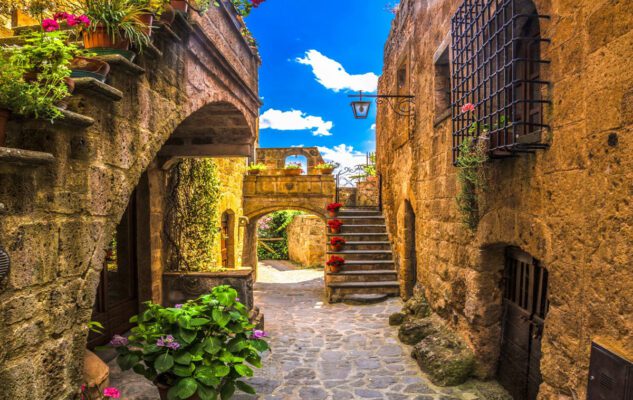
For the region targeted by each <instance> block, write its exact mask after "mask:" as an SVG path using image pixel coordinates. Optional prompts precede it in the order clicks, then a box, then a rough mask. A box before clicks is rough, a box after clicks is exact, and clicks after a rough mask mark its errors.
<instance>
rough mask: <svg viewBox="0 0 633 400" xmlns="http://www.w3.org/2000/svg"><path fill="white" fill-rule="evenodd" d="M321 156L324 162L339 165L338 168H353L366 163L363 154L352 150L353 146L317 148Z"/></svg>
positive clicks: (341, 145)
mask: <svg viewBox="0 0 633 400" xmlns="http://www.w3.org/2000/svg"><path fill="white" fill-rule="evenodd" d="M318 149H319V151H320V152H321V156H322V157H323V159H324V160H326V161H332V162H335V163H338V164H340V168H346V167H355V166H357V165H359V164H365V163H366V161H367V160H366V157H365V153H363V152H361V151H357V150H354V147H353V146H347V145H345V144H339V145H338V146H334V147H331V148H330V147H324V146H318Z"/></svg>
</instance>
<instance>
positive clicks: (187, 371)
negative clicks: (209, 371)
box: [172, 364, 196, 377]
mask: <svg viewBox="0 0 633 400" xmlns="http://www.w3.org/2000/svg"><path fill="white" fill-rule="evenodd" d="M195 369H196V366H195V365H194V364H189V365H188V366H186V367H185V366H182V365H174V367H173V369H172V370H173V371H174V374H176V375H178V376H180V377H188V376H191V375H192V374H193V371H195Z"/></svg>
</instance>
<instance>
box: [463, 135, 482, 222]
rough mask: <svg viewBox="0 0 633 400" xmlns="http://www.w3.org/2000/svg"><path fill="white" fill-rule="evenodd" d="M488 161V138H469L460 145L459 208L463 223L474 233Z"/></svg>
mask: <svg viewBox="0 0 633 400" xmlns="http://www.w3.org/2000/svg"><path fill="white" fill-rule="evenodd" d="M487 161H488V140H487V137H485V136H482V137H479V138H477V139H474V138H467V139H466V140H464V141H463V142H462V143H461V144H460V145H459V156H458V157H457V162H456V164H457V168H459V171H458V173H457V179H458V181H459V184H460V190H459V194H458V195H457V207H458V208H459V211H460V213H461V214H462V222H463V223H464V225H466V226H467V227H468V228H469V229H470V230H473V231H474V230H476V229H477V225H478V224H479V210H480V208H481V206H482V204H481V203H482V201H481V198H480V194H481V193H483V192H485V190H486V167H485V165H486V162H487Z"/></svg>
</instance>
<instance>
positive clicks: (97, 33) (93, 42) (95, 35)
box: [83, 25, 130, 50]
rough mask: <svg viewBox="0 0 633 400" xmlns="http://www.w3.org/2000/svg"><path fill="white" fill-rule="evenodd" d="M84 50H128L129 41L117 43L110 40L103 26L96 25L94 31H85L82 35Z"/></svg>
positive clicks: (124, 40) (122, 40)
mask: <svg viewBox="0 0 633 400" xmlns="http://www.w3.org/2000/svg"><path fill="white" fill-rule="evenodd" d="M83 42H84V48H85V49H95V48H109V49H121V50H127V49H129V48H130V41H129V40H127V39H121V40H118V41H117V42H114V41H113V40H112V37H111V36H110V35H109V34H108V31H107V30H106V28H105V27H104V26H100V25H97V27H96V28H95V30H90V31H86V32H84V34H83Z"/></svg>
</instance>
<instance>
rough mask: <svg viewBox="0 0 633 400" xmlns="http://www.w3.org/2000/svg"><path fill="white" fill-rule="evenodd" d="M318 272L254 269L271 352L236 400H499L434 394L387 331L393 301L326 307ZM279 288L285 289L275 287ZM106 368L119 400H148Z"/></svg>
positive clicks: (476, 393)
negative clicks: (119, 392)
mask: <svg viewBox="0 0 633 400" xmlns="http://www.w3.org/2000/svg"><path fill="white" fill-rule="evenodd" d="M322 278H323V271H322V270H314V269H313V270H295V269H294V268H292V266H291V265H290V264H287V263H275V262H268V263H266V264H264V263H262V264H260V267H259V276H258V283H257V285H256V288H255V290H256V292H255V297H256V301H255V302H256V304H257V305H259V307H260V308H261V311H262V312H263V313H264V315H265V325H266V327H265V329H266V331H267V332H268V333H269V335H270V337H269V343H270V345H271V348H272V352H271V353H267V354H266V355H265V357H264V361H263V363H264V368H263V369H261V370H258V371H256V376H255V377H254V378H251V380H250V384H251V385H253V386H254V387H255V388H256V389H257V392H258V396H250V395H245V394H240V395H236V396H235V397H234V398H235V399H236V400H246V399H261V400H277V399H284V400H285V399H287V400H321V399H333V400H334V399H335V400H345V399H388V400H399V399H403V400H404V399H415V400H453V399H455V400H457V399H459V400H475V399H481V400H483V399H490V400H492V399H504V398H505V396H503V395H500V394H499V389H498V388H497V387H496V385H495V384H494V383H481V382H477V381H472V382H469V383H467V384H465V385H463V386H461V387H455V388H438V387H435V386H433V385H432V384H431V383H430V382H429V380H428V379H427V378H426V377H425V376H424V375H423V374H422V373H421V372H420V370H419V368H418V366H417V364H416V363H415V361H414V360H413V359H412V358H411V357H410V356H409V353H410V349H409V347H408V346H406V345H403V344H401V343H400V342H399V341H398V339H397V329H396V328H394V327H390V326H389V325H388V322H387V321H388V316H389V314H390V313H392V312H395V311H397V310H399V309H400V308H401V306H402V303H401V301H400V300H399V299H395V298H392V299H389V300H387V301H384V302H382V303H376V304H370V305H348V304H342V303H339V304H332V305H330V304H327V303H325V299H324V293H323V279H322ZM279 282H283V283H279ZM113 364H114V363H111V368H112V379H111V383H112V385H113V386H117V387H118V388H119V389H121V390H122V393H123V396H122V398H124V399H129V400H150V399H152V400H154V399H157V398H158V396H157V394H156V389H154V388H153V387H152V385H151V384H149V383H147V382H145V381H143V378H141V377H137V376H134V375H133V374H131V373H125V374H121V372H120V370H118V368H117V367H116V366H115V365H113Z"/></svg>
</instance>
